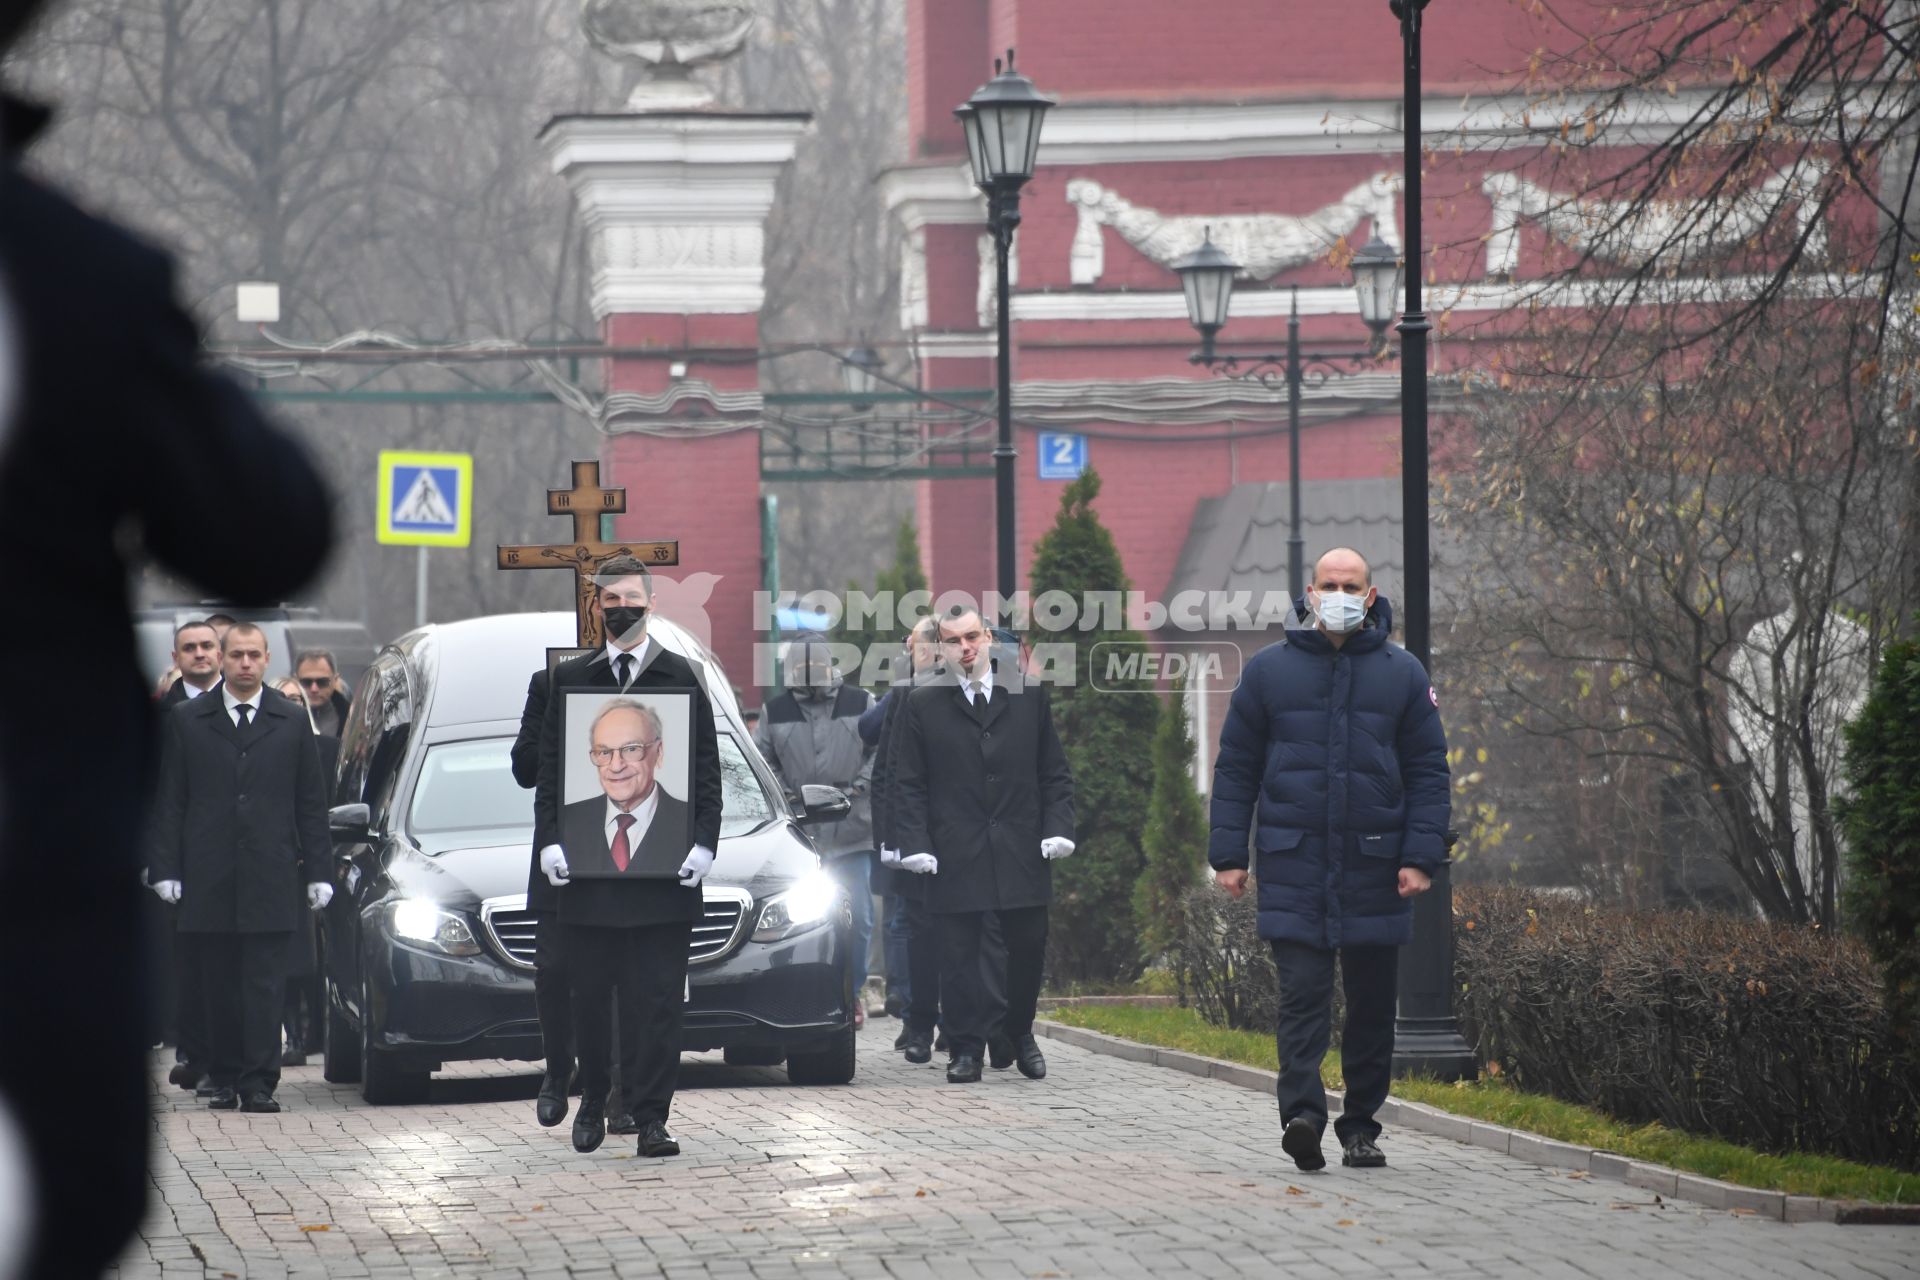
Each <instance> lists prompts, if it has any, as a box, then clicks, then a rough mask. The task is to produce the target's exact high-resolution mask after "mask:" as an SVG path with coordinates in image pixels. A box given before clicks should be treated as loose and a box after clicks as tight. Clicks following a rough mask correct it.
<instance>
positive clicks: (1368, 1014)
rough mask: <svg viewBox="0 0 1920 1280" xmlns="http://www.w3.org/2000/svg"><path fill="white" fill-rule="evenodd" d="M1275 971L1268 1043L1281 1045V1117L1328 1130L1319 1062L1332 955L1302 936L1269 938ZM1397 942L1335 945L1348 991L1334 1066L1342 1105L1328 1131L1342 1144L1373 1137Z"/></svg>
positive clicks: (1386, 1075) (1389, 1035) (1326, 1030)
mask: <svg viewBox="0 0 1920 1280" xmlns="http://www.w3.org/2000/svg"><path fill="white" fill-rule="evenodd" d="M1270 945H1271V946H1272V948H1273V963H1274V967H1275V968H1277V969H1278V970H1279V971H1280V1019H1279V1026H1278V1028H1277V1029H1276V1030H1275V1033H1274V1042H1275V1044H1276V1046H1277V1047H1278V1049H1279V1051H1280V1082H1279V1085H1278V1087H1277V1092H1278V1094H1279V1099H1280V1120H1281V1123H1282V1124H1285V1123H1289V1122H1291V1121H1292V1120H1293V1119H1294V1117H1296V1116H1305V1117H1307V1119H1309V1120H1311V1121H1313V1123H1314V1124H1315V1126H1317V1127H1318V1128H1319V1129H1320V1131H1321V1132H1323V1133H1324V1132H1325V1131H1326V1128H1327V1090H1326V1086H1325V1085H1323V1084H1322V1083H1321V1081H1320V1062H1321V1060H1322V1059H1324V1058H1325V1057H1326V1056H1327V1045H1328V1043H1329V1042H1330V1040H1331V1038H1332V1035H1333V958H1334V953H1333V951H1332V950H1331V949H1329V948H1326V947H1311V946H1308V945H1307V944H1305V943H1302V942H1282V941H1279V940H1278V939H1276V940H1274V941H1273V942H1272V943H1271V944H1270ZM1399 966H1400V948H1398V947H1342V948H1340V976H1341V986H1342V987H1343V988H1344V989H1345V991H1346V996H1347V1025H1346V1027H1345V1028H1344V1029H1343V1030H1342V1031H1341V1035H1340V1071H1341V1074H1342V1075H1344V1076H1345V1077H1346V1081H1347V1103H1346V1107H1345V1109H1344V1111H1343V1112H1342V1114H1341V1116H1340V1119H1339V1120H1338V1121H1336V1122H1335V1123H1334V1126H1333V1129H1334V1133H1335V1134H1337V1135H1338V1136H1339V1139H1340V1142H1341V1144H1342V1145H1343V1146H1344V1145H1345V1144H1346V1143H1348V1142H1350V1141H1352V1140H1353V1139H1354V1138H1356V1137H1364V1138H1367V1139H1369V1140H1371V1139H1374V1138H1378V1137H1379V1136H1380V1125H1379V1122H1378V1121H1376V1120H1375V1119H1374V1118H1373V1117H1374V1113H1375V1112H1377V1111H1379V1110H1380V1104H1381V1103H1383V1102H1385V1101H1386V1100H1387V1087H1388V1084H1389V1083H1390V1082H1391V1080H1392V1078H1393V1016H1394V1008H1395V998H1396V992H1397V987H1398V981H1399Z"/></svg>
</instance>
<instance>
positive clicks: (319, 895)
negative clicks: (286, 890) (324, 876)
mask: <svg viewBox="0 0 1920 1280" xmlns="http://www.w3.org/2000/svg"><path fill="white" fill-rule="evenodd" d="M332 901H333V886H332V885H330V884H326V883H324V882H322V883H319V884H310V885H308V886H307V905H308V906H309V907H311V908H312V909H313V910H315V911H325V910H326V909H327V904H328V903H329V902H332Z"/></svg>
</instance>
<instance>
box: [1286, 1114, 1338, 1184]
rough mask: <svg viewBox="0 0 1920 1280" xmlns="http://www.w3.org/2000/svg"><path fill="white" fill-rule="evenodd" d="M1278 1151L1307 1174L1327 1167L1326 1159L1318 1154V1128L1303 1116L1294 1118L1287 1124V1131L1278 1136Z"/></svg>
mask: <svg viewBox="0 0 1920 1280" xmlns="http://www.w3.org/2000/svg"><path fill="white" fill-rule="evenodd" d="M1280 1149H1281V1150H1282V1151H1284V1152H1286V1153H1287V1154H1288V1155H1290V1156H1292V1157H1293V1162H1294V1163H1295V1164H1296V1165H1299V1166H1300V1167H1301V1168H1302V1169H1305V1170H1307V1171H1308V1172H1309V1173H1311V1172H1312V1171H1313V1170H1315V1169H1324V1168H1326V1167H1327V1158H1326V1157H1325V1156H1323V1155H1321V1154H1320V1130H1319V1127H1318V1126H1316V1125H1315V1124H1314V1123H1313V1121H1311V1120H1309V1119H1307V1118H1306V1117H1305V1116H1295V1117H1294V1118H1293V1119H1291V1120H1289V1121H1288V1122H1287V1131H1286V1132H1285V1133H1284V1134H1282V1135H1281V1136H1280Z"/></svg>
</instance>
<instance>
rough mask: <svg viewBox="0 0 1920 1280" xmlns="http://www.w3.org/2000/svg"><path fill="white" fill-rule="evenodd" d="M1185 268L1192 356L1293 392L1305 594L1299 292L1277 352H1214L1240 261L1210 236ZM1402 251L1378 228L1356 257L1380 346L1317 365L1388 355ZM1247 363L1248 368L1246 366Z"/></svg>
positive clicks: (1296, 544) (1297, 545) (1363, 310)
mask: <svg viewBox="0 0 1920 1280" xmlns="http://www.w3.org/2000/svg"><path fill="white" fill-rule="evenodd" d="M1173 269H1174V270H1175V271H1177V272H1179V273H1180V283H1181V287H1182V289H1183V290H1184V292H1185V293H1186V298H1187V320H1188V321H1189V322H1190V323H1191V324H1192V325H1193V327H1194V328H1195V329H1196V330H1198V331H1199V334H1200V350H1198V351H1196V352H1194V354H1193V356H1192V361H1193V363H1195V364H1198V365H1204V366H1206V367H1207V368H1209V369H1213V368H1216V367H1217V368H1220V369H1221V370H1222V371H1223V372H1224V373H1225V374H1226V375H1227V376H1228V377H1237V378H1253V379H1255V380H1257V381H1259V382H1260V383H1261V384H1262V385H1271V384H1270V382H1269V377H1268V370H1270V369H1274V368H1278V369H1279V370H1280V372H1281V377H1282V378H1283V379H1284V382H1285V386H1286V389H1287V460H1288V461H1287V481H1288V496H1289V498H1290V500H1291V503H1292V505H1291V508H1290V510H1289V513H1288V535H1287V591H1288V593H1289V596H1290V598H1291V599H1293V600H1296V601H1297V600H1299V599H1301V597H1302V596H1304V595H1305V593H1306V550H1305V543H1304V542H1303V541H1302V539H1301V536H1300V392H1301V387H1302V385H1303V383H1304V382H1305V378H1306V365H1307V363H1309V360H1308V359H1303V357H1302V356H1301V352H1300V290H1299V288H1298V287H1297V286H1296V287H1295V288H1294V289H1293V291H1292V292H1293V296H1292V299H1291V306H1290V307H1289V309H1288V313H1287V349H1286V351H1285V352H1284V353H1281V354H1275V355H1253V356H1241V355H1220V354H1219V353H1217V352H1216V351H1215V350H1214V338H1215V335H1217V334H1218V333H1219V332H1220V330H1221V329H1222V328H1224V327H1225V325H1226V323H1227V307H1228V304H1229V303H1230V302H1231V300H1232V297H1233V278H1234V276H1236V275H1238V274H1239V272H1240V265H1239V264H1238V263H1236V262H1235V261H1234V260H1233V259H1232V258H1230V257H1228V256H1227V255H1226V254H1225V253H1222V252H1221V251H1220V249H1219V248H1218V246H1216V245H1215V244H1214V243H1213V237H1212V235H1211V234H1209V235H1208V236H1207V238H1206V239H1205V240H1204V241H1203V242H1202V243H1201V245H1200V247H1199V248H1198V249H1196V250H1194V251H1193V252H1192V253H1190V254H1188V255H1186V256H1185V257H1184V258H1181V259H1180V260H1179V261H1178V262H1175V263H1174V264H1173ZM1399 272H1400V255H1399V254H1397V253H1395V252H1394V251H1393V249H1392V247H1391V246H1389V245H1388V244H1387V243H1386V242H1385V241H1383V240H1381V239H1380V233H1379V230H1378V228H1376V229H1375V231H1374V235H1373V239H1371V240H1370V241H1368V242H1367V244H1366V246H1365V247H1364V248H1362V249H1361V250H1360V252H1359V253H1356V254H1355V255H1354V256H1353V283H1354V291H1355V293H1356V294H1358V296H1359V299H1360V318H1361V319H1362V320H1364V321H1365V322H1366V325H1367V328H1369V329H1371V330H1372V331H1373V337H1374V341H1373V345H1372V346H1371V347H1369V348H1368V349H1367V350H1365V351H1331V352H1328V351H1316V352H1315V353H1314V354H1313V356H1312V357H1311V358H1310V362H1311V363H1314V364H1319V365H1329V364H1331V363H1332V362H1334V361H1354V362H1357V361H1362V360H1377V359H1379V358H1381V357H1382V356H1384V355H1385V354H1386V353H1387V343H1386V329H1387V325H1389V324H1390V323H1392V321H1393V295H1394V294H1395V293H1397V292H1398V291H1399V283H1398V280H1399ZM1243 363H1244V364H1245V365H1246V366H1247V367H1246V368H1245V369H1244V370H1243V369H1241V367H1240V366H1241V365H1242V364H1243Z"/></svg>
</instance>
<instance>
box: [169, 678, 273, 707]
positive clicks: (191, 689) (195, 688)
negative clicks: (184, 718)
mask: <svg viewBox="0 0 1920 1280" xmlns="http://www.w3.org/2000/svg"><path fill="white" fill-rule="evenodd" d="M179 683H180V684H182V685H184V686H185V687H186V690H187V701H188V702H192V701H193V700H194V699H195V698H197V697H199V696H200V695H201V694H203V693H212V692H213V686H212V685H208V686H207V687H206V688H204V689H202V688H201V687H200V686H199V685H197V684H194V683H193V682H192V681H190V680H188V679H187V678H186V677H185V676H181V677H180V680H179ZM255 696H256V697H257V696H258V695H255Z"/></svg>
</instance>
